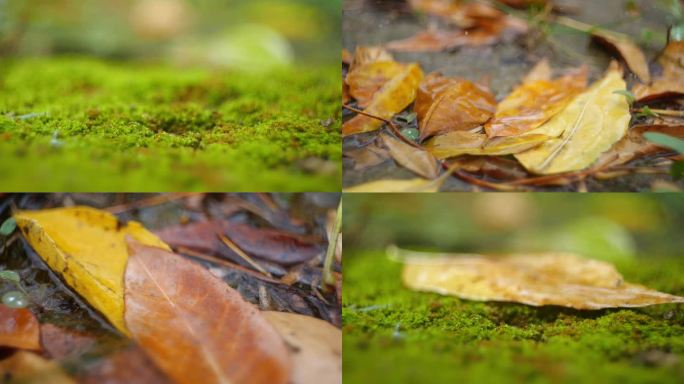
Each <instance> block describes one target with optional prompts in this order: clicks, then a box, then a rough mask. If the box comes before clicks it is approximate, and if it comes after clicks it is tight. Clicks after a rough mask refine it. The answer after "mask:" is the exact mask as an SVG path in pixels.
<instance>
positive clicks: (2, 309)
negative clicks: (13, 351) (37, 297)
mask: <svg viewBox="0 0 684 384" xmlns="http://www.w3.org/2000/svg"><path fill="white" fill-rule="evenodd" d="M0 347H10V348H17V349H33V350H40V326H39V324H38V320H37V319H36V317H35V316H34V315H33V313H31V311H29V310H28V309H26V308H10V307H8V306H6V305H2V304H0Z"/></svg>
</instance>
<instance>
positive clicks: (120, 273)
mask: <svg viewBox="0 0 684 384" xmlns="http://www.w3.org/2000/svg"><path fill="white" fill-rule="evenodd" d="M14 218H15V220H16V221H17V226H18V227H19V228H20V229H21V231H22V233H23V234H24V236H25V237H26V239H27V240H28V242H29V244H31V246H32V247H33V249H34V250H35V251H36V253H38V255H40V257H41V258H42V259H43V260H44V261H45V262H46V263H47V265H48V266H49V267H50V268H51V269H52V270H53V271H55V273H58V274H59V275H61V277H62V278H63V279H64V281H65V282H66V283H67V284H68V285H69V286H70V287H71V288H73V289H74V290H75V291H76V292H78V293H79V294H80V295H81V296H82V297H83V298H84V299H86V300H87V301H88V303H89V304H90V305H92V306H93V307H94V308H95V309H97V310H98V311H100V312H101V313H102V314H103V315H104V316H105V317H106V318H107V319H108V320H109V321H110V322H111V323H112V324H113V325H114V326H115V327H116V328H117V329H118V330H120V331H121V332H123V333H125V334H128V329H127V328H126V326H125V323H124V285H123V284H124V271H125V269H126V261H127V260H128V250H127V247H126V241H125V240H124V238H125V237H126V236H132V237H133V238H134V239H136V240H137V241H139V242H141V243H143V244H146V245H150V246H154V247H159V248H163V249H167V250H168V249H169V247H168V246H167V245H166V244H165V243H164V242H162V241H161V240H159V238H158V237H157V236H155V235H154V234H152V233H151V232H149V231H147V230H146V229H145V228H144V227H143V226H142V225H141V224H140V223H138V222H136V221H129V222H128V223H126V224H121V223H120V222H119V221H118V220H117V218H116V217H115V216H114V215H112V214H110V213H109V212H106V211H101V210H98V209H94V208H90V207H70V208H56V209H46V210H40V211H18V212H16V213H15V214H14Z"/></svg>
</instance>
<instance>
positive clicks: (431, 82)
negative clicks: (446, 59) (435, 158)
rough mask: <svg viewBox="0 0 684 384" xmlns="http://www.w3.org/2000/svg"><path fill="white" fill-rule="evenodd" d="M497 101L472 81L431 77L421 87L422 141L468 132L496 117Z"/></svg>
mask: <svg viewBox="0 0 684 384" xmlns="http://www.w3.org/2000/svg"><path fill="white" fill-rule="evenodd" d="M495 109H496V99H495V98H494V95H492V94H491V93H490V92H489V91H488V90H487V89H485V88H483V87H481V86H478V85H476V84H474V83H472V82H470V81H468V80H464V79H457V78H449V77H444V76H442V75H440V74H438V73H432V74H430V75H428V76H427V77H426V78H425V79H424V80H423V81H422V82H421V84H420V87H419V89H418V95H417V96H416V103H415V107H414V111H415V112H416V114H417V115H418V121H419V123H420V125H419V129H420V138H421V140H425V139H427V138H429V137H430V136H433V135H438V134H444V133H448V132H452V131H467V130H471V129H473V128H475V127H478V126H480V125H482V124H484V123H485V122H486V121H487V120H489V119H490V118H491V117H492V116H493V115H494V110H495Z"/></svg>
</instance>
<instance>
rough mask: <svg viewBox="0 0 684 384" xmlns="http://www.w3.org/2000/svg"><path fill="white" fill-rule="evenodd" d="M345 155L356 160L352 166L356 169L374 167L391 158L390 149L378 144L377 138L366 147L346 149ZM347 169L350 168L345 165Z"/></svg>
mask: <svg viewBox="0 0 684 384" xmlns="http://www.w3.org/2000/svg"><path fill="white" fill-rule="evenodd" d="M343 156H344V157H345V158H348V159H351V160H353V161H354V165H353V167H352V169H354V170H360V169H365V168H368V167H373V166H375V165H378V164H382V163H384V162H385V161H387V160H388V159H389V158H390V155H389V151H388V150H387V149H386V148H384V147H382V146H381V145H379V144H377V141H376V140H374V141H373V142H372V143H370V144H368V145H366V146H364V147H361V148H356V149H351V150H348V151H345V152H344V154H343ZM345 169H348V168H347V167H346V166H345Z"/></svg>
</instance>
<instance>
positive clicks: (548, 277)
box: [390, 248, 684, 309]
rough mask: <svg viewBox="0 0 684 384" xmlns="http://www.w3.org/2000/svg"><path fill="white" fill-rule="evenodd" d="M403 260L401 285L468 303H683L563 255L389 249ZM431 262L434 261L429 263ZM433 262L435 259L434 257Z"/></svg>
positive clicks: (612, 305)
mask: <svg viewBox="0 0 684 384" xmlns="http://www.w3.org/2000/svg"><path fill="white" fill-rule="evenodd" d="M390 252H392V253H393V256H395V257H396V256H397V252H399V256H400V258H402V259H403V260H404V263H405V265H404V270H403V281H404V284H406V286H408V287H409V288H411V289H415V290H419V291H429V292H437V293H441V294H445V295H455V296H458V297H461V298H464V299H469V300H480V301H513V302H519V303H523V304H527V305H534V306H541V305H559V306H564V307H570V308H576V309H602V308H617V307H643V306H648V305H655V304H664V303H684V297H679V296H673V295H669V294H666V293H661V292H658V291H654V290H651V289H648V288H645V287H643V286H640V285H636V284H630V283H626V282H625V281H624V279H623V277H622V276H621V275H620V273H619V272H618V271H617V270H616V269H615V267H613V265H611V264H609V263H606V262H602V261H596V260H590V259H586V258H583V257H580V256H577V255H574V254H567V253H544V254H525V255H512V256H508V257H503V258H490V257H485V256H481V255H458V254H443V253H441V254H432V255H431V254H429V253H422V252H409V251H400V250H397V249H396V248H394V249H390ZM430 256H433V257H430ZM434 256H437V257H434Z"/></svg>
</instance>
